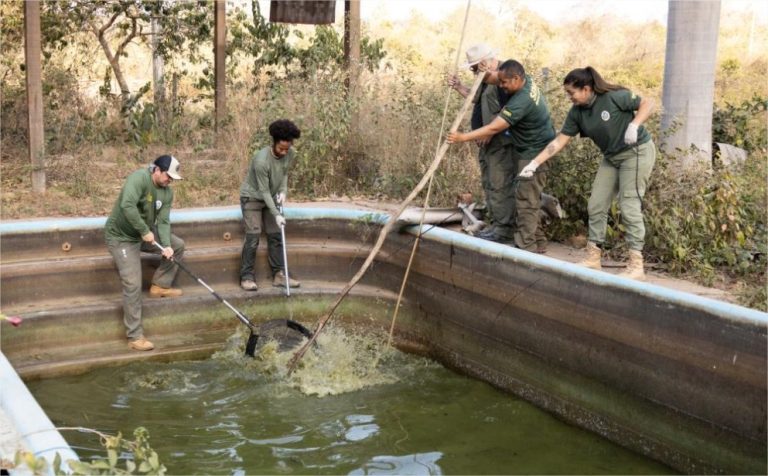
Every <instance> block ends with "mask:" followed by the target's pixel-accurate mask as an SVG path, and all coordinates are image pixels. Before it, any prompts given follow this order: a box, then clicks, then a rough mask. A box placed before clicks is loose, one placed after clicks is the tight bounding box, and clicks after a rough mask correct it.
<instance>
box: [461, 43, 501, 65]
mask: <svg viewBox="0 0 768 476" xmlns="http://www.w3.org/2000/svg"><path fill="white" fill-rule="evenodd" d="M498 54H499V51H498V50H494V49H492V48H491V47H490V46H488V45H486V44H485V43H479V44H477V45H473V46H470V47H469V48H468V49H467V62H466V63H464V64H463V65H461V67H462V68H469V67H470V66H474V65H476V64H477V63H479V62H481V61H483V60H487V59H492V58H495V57H496V55H498Z"/></svg>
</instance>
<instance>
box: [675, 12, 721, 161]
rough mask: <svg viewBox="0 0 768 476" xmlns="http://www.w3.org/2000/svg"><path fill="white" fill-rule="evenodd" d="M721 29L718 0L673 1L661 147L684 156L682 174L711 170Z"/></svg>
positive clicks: (682, 157)
mask: <svg viewBox="0 0 768 476" xmlns="http://www.w3.org/2000/svg"><path fill="white" fill-rule="evenodd" d="M719 25H720V0H698V1H691V0H670V1H669V15H668V20H667V51H666V58H665V61H664V91H663V95H662V102H663V106H664V112H663V115H662V119H661V130H662V136H663V139H662V141H661V142H662V148H663V149H664V150H665V151H666V152H674V151H675V150H676V149H680V150H683V151H685V153H684V154H683V155H682V156H681V158H680V160H681V162H680V164H679V165H680V168H683V169H684V168H688V167H690V166H692V165H694V164H697V163H702V162H704V163H707V164H711V157H712V109H713V103H714V94H715V67H716V58H717V36H718V28H719ZM673 129H676V130H675V132H672V130H673ZM691 146H694V147H695V149H696V150H697V151H696V152H693V153H688V151H689V150H690V148H691Z"/></svg>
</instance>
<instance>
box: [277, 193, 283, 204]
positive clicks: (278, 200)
mask: <svg viewBox="0 0 768 476" xmlns="http://www.w3.org/2000/svg"><path fill="white" fill-rule="evenodd" d="M284 201H285V193H283V192H280V193H278V194H277V195H275V203H277V204H278V205H282V204H283V202H284Z"/></svg>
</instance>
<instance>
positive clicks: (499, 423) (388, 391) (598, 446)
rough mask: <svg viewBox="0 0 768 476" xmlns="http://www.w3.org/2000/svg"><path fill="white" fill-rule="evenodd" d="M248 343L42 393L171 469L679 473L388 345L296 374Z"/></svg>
mask: <svg viewBox="0 0 768 476" xmlns="http://www.w3.org/2000/svg"><path fill="white" fill-rule="evenodd" d="M244 337H245V335H244V333H241V332H238V333H236V334H235V335H233V336H232V338H231V339H230V340H229V342H228V345H227V348H226V349H224V350H222V351H220V352H218V353H216V354H215V355H213V356H212V357H211V358H210V359H207V360H204V361H186V362H172V363H154V362H145V363H138V364H131V365H127V366H123V367H117V368H103V369H99V370H96V371H93V372H90V373H88V374H85V375H80V376H74V377H63V378H57V379H50V380H42V381H35V382H30V384H29V387H30V390H31V391H32V393H33V394H34V396H35V397H36V398H37V400H38V401H39V402H40V404H41V405H42V407H43V408H44V409H45V411H46V412H47V413H48V415H49V416H50V417H51V419H52V420H53V422H54V424H56V425H57V426H59V427H75V426H81V427H86V428H92V429H96V430H99V431H102V432H107V433H111V434H116V433H117V432H122V434H123V435H125V436H128V437H130V435H132V434H133V430H134V429H135V428H136V427H138V426H144V427H146V428H147V429H148V430H149V434H150V444H151V445H152V447H153V448H154V449H155V450H156V451H157V452H158V454H159V456H160V461H161V463H163V464H164V465H165V466H166V467H167V468H168V473H169V474H236V475H242V474H353V475H363V474H667V473H670V472H671V470H670V469H669V468H667V467H665V466H663V465H661V464H658V463H656V462H654V461H652V460H649V459H646V458H644V457H642V456H640V455H637V454H635V453H632V452H630V451H628V450H625V449H623V448H621V447H619V446H617V445H614V444H613V443H610V442H608V441H607V440H605V439H602V438H600V437H598V436H597V435H595V434H592V433H589V432H587V431H584V430H581V429H578V428H576V427H573V426H570V425H567V424H565V423H563V422H561V421H559V420H557V419H556V418H554V417H552V416H550V415H549V414H547V413H545V412H543V411H541V410H539V409H537V408H535V407H534V406H532V405H530V404H528V403H526V402H525V401H523V400H520V399H518V398H516V397H514V396H511V395H509V394H505V393H502V392H500V391H498V390H496V389H494V388H492V387H491V386H489V385H487V384H485V383H482V382H479V381H476V380H472V379H469V378H466V377H463V376H460V375H458V374H455V373H453V372H451V371H449V370H446V369H445V368H443V367H441V366H440V365H438V364H436V363H434V362H432V361H430V360H427V359H424V358H420V357H415V356H412V355H407V354H403V353H401V352H398V351H396V350H389V349H382V346H381V345H380V344H379V343H380V342H383V341H384V340H385V339H381V338H376V339H374V338H372V337H371V336H361V335H356V334H354V333H351V332H349V331H343V330H341V329H338V328H336V329H329V330H327V331H325V332H324V333H323V334H321V336H320V337H319V339H318V345H317V347H315V348H313V349H311V350H310V351H309V352H308V353H307V354H306V356H305V357H304V358H303V359H302V361H301V364H300V367H299V368H298V370H297V371H296V372H294V373H293V374H291V375H290V376H288V375H286V371H285V369H286V365H287V362H288V360H289V359H290V357H291V355H292V353H291V352H278V351H277V346H276V345H275V344H267V345H265V346H264V347H263V348H262V349H261V351H260V352H259V354H258V355H257V358H255V359H251V358H249V357H245V356H243V355H242V350H243V348H244ZM379 337H380V336H379ZM374 362H376V366H375V367H374V365H373V364H374ZM63 434H64V437H65V438H66V440H67V441H68V442H69V443H70V444H71V445H72V447H73V448H74V449H75V451H76V452H77V453H78V454H79V455H80V456H81V458H82V459H84V460H90V459H91V458H93V457H94V456H96V455H99V456H100V455H104V454H105V452H104V451H103V450H102V448H101V447H100V445H99V443H98V441H97V439H96V438H95V437H94V436H93V435H91V434H87V433H79V432H72V431H65V432H63Z"/></svg>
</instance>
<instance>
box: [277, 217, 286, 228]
mask: <svg viewBox="0 0 768 476" xmlns="http://www.w3.org/2000/svg"><path fill="white" fill-rule="evenodd" d="M275 222H276V223H277V226H279V227H280V228H282V227H284V226H285V217H284V216H282V215H277V216H276V217H275Z"/></svg>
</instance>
